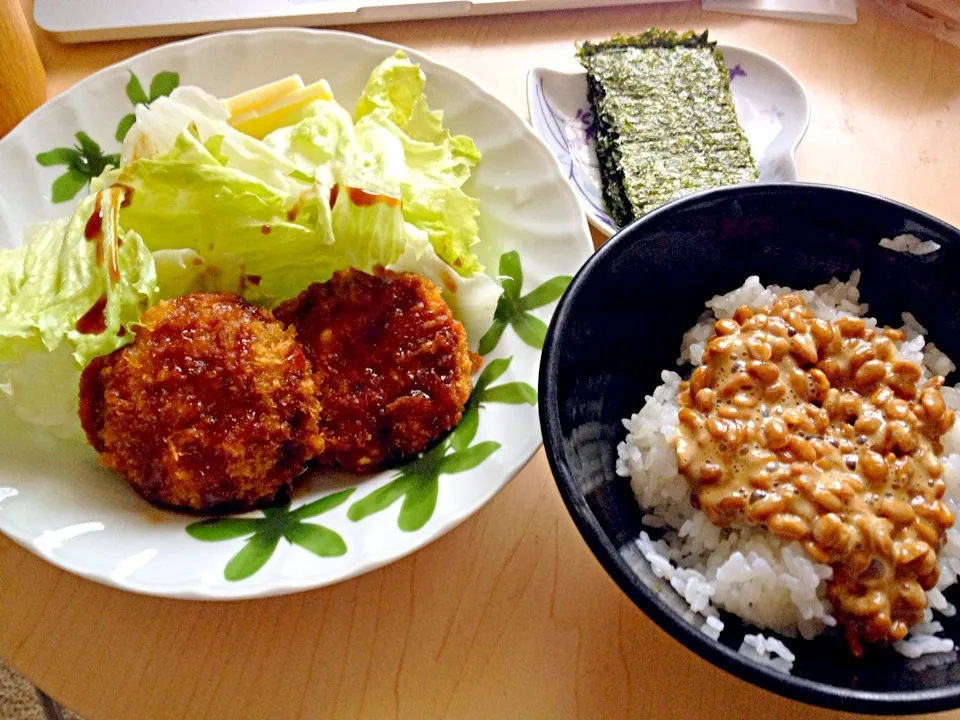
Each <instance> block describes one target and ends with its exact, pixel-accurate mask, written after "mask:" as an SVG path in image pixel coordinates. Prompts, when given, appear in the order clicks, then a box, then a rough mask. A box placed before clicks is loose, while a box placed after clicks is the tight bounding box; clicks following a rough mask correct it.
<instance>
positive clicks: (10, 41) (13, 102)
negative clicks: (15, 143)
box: [0, 0, 46, 137]
mask: <svg viewBox="0 0 960 720" xmlns="http://www.w3.org/2000/svg"><path fill="white" fill-rule="evenodd" d="M45 92H46V76H45V75H44V70H43V64H42V63H41V62H40V55H39V54H38V53H37V48H36V45H35V44H34V42H33V37H32V36H31V34H30V25H29V24H28V23H27V18H26V16H25V15H24V12H23V9H22V8H21V6H20V3H19V0H0V137H3V136H4V135H6V134H7V133H8V132H10V131H11V130H12V129H13V128H14V127H15V126H16V125H17V123H19V122H20V121H21V120H22V119H23V118H25V117H26V116H27V115H29V114H30V113H31V112H33V111H34V110H35V109H36V108H38V107H39V106H40V105H41V104H42V103H43V101H44V95H45Z"/></svg>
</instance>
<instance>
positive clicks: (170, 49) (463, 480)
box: [0, 30, 593, 599]
mask: <svg viewBox="0 0 960 720" xmlns="http://www.w3.org/2000/svg"><path fill="white" fill-rule="evenodd" d="M396 49H397V48H396V46H394V45H391V44H387V43H383V42H379V41H375V40H371V39H369V38H366V37H362V36H359V35H352V34H346V33H337V32H325V31H310V30H266V31H250V32H237V33H226V34H221V35H210V36H206V37H201V38H198V39H194V40H189V41H186V42H181V43H175V44H171V45H166V46H163V47H160V48H157V49H155V50H152V51H150V52H147V53H144V54H143V55H139V56H137V57H134V58H131V59H130V60H128V61H125V62H123V63H120V64H118V65H115V66H113V67H110V68H107V69H105V70H103V71H101V72H98V73H97V74H95V75H93V76H91V77H90V78H88V79H86V80H84V81H83V82H81V83H79V84H78V85H77V86H76V87H74V88H72V89H70V90H69V91H67V92H65V93H64V94H63V95H61V96H59V97H57V98H56V99H54V100H53V101H52V102H50V103H48V104H47V105H45V106H43V107H41V108H40V109H39V110H37V111H36V112H35V113H34V114H33V115H31V116H30V117H29V118H28V119H27V120H26V121H25V122H23V123H22V124H21V125H20V126H19V127H18V128H17V129H16V130H15V131H14V132H13V133H11V134H10V135H9V136H8V137H6V138H4V139H3V140H2V141H0V167H2V168H3V171H4V175H5V177H6V178H8V181H7V182H4V183H3V184H2V186H0V246H2V247H13V246H16V245H19V244H20V242H21V235H22V228H23V225H24V224H25V223H28V222H33V221H38V220H49V219H52V218H56V217H59V216H62V215H66V214H69V213H70V212H71V211H72V209H73V207H74V205H75V199H68V196H70V195H71V193H72V192H74V191H76V192H77V193H78V195H77V197H80V196H81V195H82V194H83V193H85V192H87V190H86V188H81V185H82V184H83V183H84V181H85V180H86V178H85V177H83V175H82V173H80V174H79V175H78V174H77V171H76V169H74V170H69V169H68V167H66V166H50V167H41V166H40V165H39V164H38V163H37V161H36V159H35V158H36V156H37V154H38V153H41V152H44V151H47V150H50V149H52V148H55V147H69V146H71V145H73V144H75V140H74V136H75V133H77V132H78V131H83V132H85V133H86V134H87V135H88V136H89V138H90V139H91V140H92V141H93V142H95V143H98V144H99V145H100V147H101V149H102V151H103V152H104V153H107V154H109V153H114V152H117V151H118V150H119V143H118V141H117V140H116V139H115V133H118V126H119V125H120V123H121V121H122V119H123V118H124V117H125V116H126V115H128V114H129V113H130V112H131V110H132V109H133V108H132V105H131V100H130V98H129V97H128V92H127V86H128V82H129V81H130V79H131V73H133V74H135V75H136V76H137V77H138V78H139V80H140V84H141V86H142V88H143V93H144V94H146V95H147V96H148V99H149V98H150V97H154V96H156V95H159V94H164V93H168V92H169V91H170V90H171V89H172V87H174V86H175V85H176V84H177V83H180V84H190V85H198V86H201V87H203V88H205V89H206V90H208V91H209V92H212V93H213V94H215V95H217V96H219V97H226V96H230V95H233V94H235V93H238V92H240V91H242V90H245V89H248V88H251V87H254V86H257V85H260V84H263V83H266V82H269V81H271V80H275V79H277V78H280V77H283V76H285V75H289V74H292V73H300V74H301V75H302V76H303V78H304V80H305V81H308V82H312V81H314V80H317V79H319V78H321V77H322V78H326V79H327V80H328V81H329V82H330V85H331V86H332V88H333V90H334V93H335V96H336V97H337V99H338V100H339V101H340V102H341V104H342V105H344V106H345V107H347V108H349V109H351V110H352V107H353V103H354V101H355V100H356V98H357V97H358V96H359V94H360V92H361V90H362V88H363V84H364V83H365V81H366V78H367V76H368V75H369V73H370V71H371V70H372V69H373V68H374V67H375V66H376V65H377V64H378V63H379V62H380V61H381V60H383V59H384V58H385V57H387V56H388V55H390V54H392V53H393V52H394V51H395V50H396ZM406 52H407V54H408V55H409V56H410V58H411V59H412V60H414V61H415V62H419V63H420V64H421V66H422V68H423V69H424V71H425V72H426V76H427V95H428V100H429V103H430V106H431V108H437V109H442V110H443V111H444V112H445V120H446V123H447V125H448V126H449V127H450V128H451V130H452V131H453V132H454V133H463V134H466V135H469V136H471V137H472V138H473V139H474V141H475V142H476V144H477V147H478V148H479V149H480V150H481V152H482V153H483V159H482V160H481V162H480V164H479V166H478V167H477V169H476V172H475V174H474V177H473V178H472V179H471V184H470V185H469V186H468V187H467V190H468V192H470V193H471V194H473V195H475V196H476V197H478V198H479V200H480V203H481V217H480V232H481V237H482V238H483V239H484V240H485V241H488V242H487V244H488V245H489V247H490V249H489V250H487V251H486V252H485V254H484V255H483V256H482V257H481V262H484V264H485V265H486V266H487V268H488V269H489V270H490V271H491V272H492V273H493V274H496V273H497V269H498V268H500V271H501V272H502V273H507V274H514V275H516V273H517V272H522V275H523V277H522V294H523V295H526V294H529V293H530V291H531V290H533V289H535V288H542V289H541V291H540V292H539V293H538V295H537V296H535V299H536V300H537V301H534V300H528V302H527V303H526V305H527V307H526V309H524V308H523V306H522V304H521V305H520V306H519V307H518V306H517V304H516V303H512V304H511V307H514V308H515V309H514V310H513V311H511V312H512V315H511V317H512V320H513V323H512V324H507V326H506V328H505V329H504V331H503V332H502V334H501V335H500V337H499V339H498V340H497V342H496V343H495V346H494V347H493V348H492V350H490V351H489V352H487V353H486V355H485V358H484V359H485V364H484V367H485V368H487V372H488V375H487V378H488V379H490V374H491V373H492V374H497V373H501V374H499V376H498V377H496V378H495V379H490V382H488V383H487V388H486V390H485V391H484V392H483V394H482V395H480V398H481V404H480V406H479V409H478V410H477V413H478V418H477V421H478V424H477V431H476V434H475V436H474V437H473V438H472V440H471V441H469V442H468V443H466V444H467V445H468V447H467V448H463V447H457V448H454V447H451V446H449V445H448V444H447V443H446V442H444V443H441V444H440V445H439V446H438V449H435V450H434V451H433V452H434V453H435V456H436V455H437V454H439V455H440V456H443V457H444V458H449V460H447V461H446V462H444V463H440V464H439V470H438V471H437V472H434V473H432V474H431V473H429V472H426V471H424V470H423V467H422V466H421V467H419V469H418V466H407V467H406V468H405V469H404V468H402V469H400V470H394V471H389V472H383V473H380V474H378V475H374V476H368V477H363V476H350V475H340V476H330V475H319V474H317V475H311V476H309V478H308V479H307V480H306V481H305V483H304V484H303V486H302V487H300V488H299V489H298V490H296V491H295V493H294V497H293V502H292V504H291V506H290V508H289V509H286V508H278V509H273V510H270V511H268V512H266V513H264V512H260V511H255V512H251V513H247V514H245V515H243V516H241V517H240V519H239V520H237V519H231V520H228V521H225V522H218V523H214V524H210V525H203V526H200V528H199V529H195V530H194V531H193V534H188V532H187V530H186V528H187V526H188V525H190V524H192V523H196V522H197V518H191V517H187V516H184V515H179V514H176V513H170V512H165V511H161V510H157V509H155V508H153V507H151V506H150V505H148V504H147V503H146V502H144V501H143V500H141V499H140V498H139V497H138V496H136V495H135V494H134V493H133V491H132V490H131V489H130V488H129V487H128V486H127V484H126V483H125V482H124V481H123V480H122V479H120V478H119V477H118V476H115V475H113V474H112V473H110V472H108V471H106V470H103V469H102V468H100V467H98V465H97V462H96V459H95V456H94V453H93V451H92V450H91V449H89V448H88V447H85V446H81V445H71V444H69V443H66V442H63V441H58V440H55V439H52V438H49V437H45V436H44V435H42V434H41V433H40V432H38V431H35V430H32V429H30V428H28V427H25V426H24V425H22V424H19V423H17V422H14V421H13V419H12V418H11V417H10V416H9V413H4V414H3V415H0V421H2V423H0V424H2V427H0V530H2V531H3V532H4V533H5V534H6V535H8V536H9V537H11V538H13V539H14V540H15V541H16V542H18V543H20V544H21V545H23V546H24V547H26V548H28V549H29V550H31V551H33V552H35V553H37V554H39V555H41V556H42V557H44V558H46V559H47V560H49V561H50V562H52V563H54V564H56V565H59V566H60V567H62V568H64V569H66V570H69V571H71V572H74V573H77V574H79V575H82V576H84V577H87V578H90V579H93V580H96V581H99V582H102V583H106V584H109V585H114V586H116V587H120V588H124V589H127V590H132V591H136V592H142V593H149V594H155V595H165V596H171V597H181V598H194V599H227V598H241V597H258V596H267V595H277V594H281V593H287V592H293V591H296V590H302V589H306V588H313V587H318V586H322V585H326V584H329V583H333V582H336V581H338V580H342V579H344V578H348V577H351V576H354V575H357V574H360V573H363V572H366V571H368V570H371V569H373V568H376V567H379V566H381V565H384V564H385V563H388V562H391V561H393V560H396V559H397V558H400V557H402V556H404V555H407V554H408V553H410V552H413V551H414V550H416V549H417V548H419V547H421V546H423V545H425V544H426V543H428V542H430V541H431V540H434V539H436V538H437V537H439V536H440V535H442V534H443V533H445V532H446V531H448V530H450V529H451V528H453V527H454V526H456V525H457V524H458V523H460V522H462V521H463V520H464V519H465V518H467V517H468V516H470V515H471V514H472V513H473V512H475V511H476V510H477V509H478V508H479V507H480V506H482V505H483V504H484V503H485V502H487V501H488V500H489V499H490V498H491V497H492V496H493V495H494V494H495V493H496V492H497V491H498V490H500V489H501V488H502V487H503V486H504V485H505V484H506V483H507V482H508V481H509V480H510V479H511V478H512V477H513V476H514V475H515V474H516V473H517V472H518V471H519V470H520V469H521V468H522V467H523V465H524V464H525V463H526V462H527V461H528V460H529V459H530V457H531V456H532V455H533V453H534V452H535V451H536V450H537V448H538V447H539V446H540V441H541V439H540V428H539V423H538V420H537V410H536V406H535V402H536V400H535V397H536V395H535V389H534V388H535V387H536V382H537V369H538V365H539V360H540V349H539V347H537V345H538V344H542V336H543V333H544V332H545V330H546V328H545V326H544V323H547V322H548V321H549V319H550V314H551V312H552V309H553V306H554V304H555V300H556V299H557V297H559V294H560V293H561V292H562V289H563V288H564V287H565V281H564V278H565V277H567V276H571V275H573V274H574V273H575V272H576V270H577V269H578V268H579V267H580V265H581V263H582V262H583V261H584V260H585V259H586V258H587V257H588V256H589V255H590V253H591V252H592V251H593V246H592V243H591V241H590V236H589V232H588V229H587V225H586V223H585V222H584V219H583V214H582V212H581V211H580V207H579V205H578V202H577V198H576V197H575V195H574V193H573V192H572V190H571V188H570V185H569V184H568V183H567V182H565V180H564V177H563V175H562V174H561V173H560V171H559V169H558V167H557V164H556V161H555V160H554V157H553V155H552V154H551V153H550V151H549V150H548V149H547V148H546V146H545V145H544V144H543V143H541V142H540V141H539V140H538V139H537V137H536V136H535V135H534V134H533V133H532V132H531V131H530V129H529V127H528V126H527V125H526V124H525V123H524V121H523V120H522V119H521V118H520V117H519V116H518V115H517V114H516V113H515V112H513V111H512V110H510V109H509V108H508V107H507V106H505V105H504V104H503V103H501V102H500V101H498V100H497V99H495V98H494V97H492V96H491V95H489V94H487V93H486V92H484V91H483V90H482V89H480V88H479V87H478V86H477V85H475V84H474V83H473V82H472V81H470V80H469V79H467V78H465V77H464V76H462V75H460V74H458V73H456V72H454V71H453V70H451V69H449V68H446V67H444V66H442V65H440V64H438V63H436V62H433V61H431V60H429V59H427V58H425V57H423V56H422V55H420V54H419V53H417V52H415V51H413V50H409V49H407V50H406ZM133 94H134V95H135V96H136V95H137V93H135V92H134V93H133ZM89 146H90V144H89V143H88V151H87V152H86V154H85V158H86V161H88V162H89V161H90V159H91V157H92V158H93V160H94V161H96V155H97V152H96V150H93V149H89ZM94 164H96V162H94ZM82 166H83V163H82V162H81V163H80V167H82ZM75 168H76V163H75ZM10 178H15V180H14V181H10V180H9V179H10ZM54 197H55V199H57V200H60V202H54V201H53V200H54ZM546 283H549V284H546ZM545 284H546V286H545V287H544V285H545ZM507 314H508V315H510V313H507ZM516 327H519V328H520V331H521V333H522V334H523V335H524V339H522V338H521V337H520V335H518V334H517V331H516V330H515V329H514V328H516ZM531 343H532V344H531ZM490 344H493V343H490ZM475 392H476V391H475ZM467 450H469V452H467ZM454 456H457V457H456V460H455V461H454ZM422 465H426V466H429V465H430V463H424V464H422ZM294 525H297V526H301V527H299V528H298V530H297V531H295V532H289V530H290V528H291V527H293V526H294ZM304 525H306V526H307V527H306V528H305V529H304V528H303V527H302V526H304ZM324 528H325V529H324ZM287 537H293V538H294V539H296V538H300V541H301V542H300V544H294V543H293V542H291V541H288V540H287V539H286V538H287ZM305 537H306V538H307V539H308V540H307V541H304V540H303V539H304V538H305Z"/></svg>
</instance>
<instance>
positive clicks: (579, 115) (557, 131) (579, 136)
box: [536, 77, 617, 230]
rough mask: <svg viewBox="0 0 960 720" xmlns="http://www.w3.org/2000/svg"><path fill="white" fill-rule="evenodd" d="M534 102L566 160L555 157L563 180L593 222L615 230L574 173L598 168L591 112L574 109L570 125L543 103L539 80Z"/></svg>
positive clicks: (601, 203) (597, 201) (600, 202)
mask: <svg viewBox="0 0 960 720" xmlns="http://www.w3.org/2000/svg"><path fill="white" fill-rule="evenodd" d="M536 99H537V105H538V106H539V109H540V114H541V117H542V118H543V122H544V125H545V126H546V130H547V132H548V133H549V136H550V139H551V140H552V141H553V142H554V143H555V145H556V146H557V148H558V149H559V150H562V151H563V155H565V156H566V157H563V158H562V157H561V156H559V155H558V157H557V160H558V161H560V163H561V165H564V166H566V171H567V179H568V180H570V182H572V183H573V185H574V187H575V188H576V189H577V192H578V193H579V194H580V196H581V197H583V198H584V199H585V200H586V201H587V202H588V203H589V205H590V208H591V210H592V211H593V216H594V219H595V220H597V221H599V222H602V223H603V224H605V225H607V226H608V227H609V228H611V229H612V230H616V227H617V226H616V225H615V224H614V222H613V220H612V219H611V218H610V216H609V215H608V214H607V210H606V208H605V207H603V200H602V198H595V196H596V191H593V192H591V191H590V190H588V189H587V188H585V187H584V186H583V184H582V181H581V178H580V177H578V174H577V172H576V170H577V166H581V167H583V168H587V169H598V168H599V165H598V164H597V161H596V156H597V155H596V149H595V147H594V146H593V145H594V140H595V139H596V134H597V124H596V118H595V117H594V114H593V111H592V110H591V109H590V108H582V107H581V108H578V109H577V112H576V114H575V115H574V117H573V119H572V122H571V119H570V118H569V117H568V116H565V115H563V114H562V113H559V112H557V110H556V109H554V107H553V106H552V105H551V104H550V102H549V101H548V100H547V96H546V93H545V92H544V89H543V78H542V77H541V78H540V79H539V82H538V83H537V87H536ZM571 131H572V132H571ZM571 143H573V145H571ZM584 157H587V158H592V159H593V160H592V162H590V161H587V162H584V160H583V158H584Z"/></svg>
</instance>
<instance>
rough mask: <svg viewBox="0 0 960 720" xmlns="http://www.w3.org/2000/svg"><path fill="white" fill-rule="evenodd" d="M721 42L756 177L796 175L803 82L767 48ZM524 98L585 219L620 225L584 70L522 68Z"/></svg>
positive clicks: (604, 226) (805, 111)
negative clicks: (607, 191)
mask: <svg viewBox="0 0 960 720" xmlns="http://www.w3.org/2000/svg"><path fill="white" fill-rule="evenodd" d="M718 48H719V50H720V52H721V53H722V54H723V60H724V63H725V64H726V66H727V69H728V71H729V72H730V90H731V91H732V93H733V102H734V104H735V105H736V108H737V118H738V119H739V120H740V125H741V126H742V127H743V129H744V131H745V132H746V134H747V139H749V141H750V148H751V150H752V151H753V156H754V158H755V159H756V161H757V165H758V168H759V170H760V182H796V181H797V179H798V176H797V162H796V158H795V157H794V153H795V152H796V150H797V146H798V145H799V144H800V140H801V139H802V138H803V135H804V133H805V132H806V130H807V124H808V123H809V121H810V104H809V102H808V101H807V94H806V93H805V92H804V90H803V86H802V85H801V84H800V81H799V80H797V78H796V77H794V76H793V74H792V73H791V72H790V71H789V70H787V69H786V68H785V67H784V66H783V65H781V64H780V63H778V62H777V61H776V60H773V59H771V58H769V57H767V56H766V55H761V54H760V53H757V52H753V51H751V50H744V49H742V48H736V47H730V46H729V45H718ZM527 106H528V108H529V111H530V122H531V124H532V125H533V129H534V131H535V132H536V133H537V135H539V136H540V139H541V140H543V141H544V142H545V143H546V144H547V146H548V147H549V148H550V149H551V150H552V151H553V154H554V155H555V156H556V158H557V162H559V163H560V168H561V170H562V171H563V173H564V174H565V175H566V176H567V180H569V181H570V184H571V185H573V189H574V192H575V193H576V194H577V198H578V199H579V200H580V206H581V207H582V208H583V212H584V213H585V214H586V216H587V220H589V221H590V224H591V225H593V226H594V227H595V228H597V230H599V231H600V232H602V233H603V234H604V235H607V236H610V235H613V234H614V233H615V232H616V231H617V229H618V228H617V226H616V223H614V221H613V219H612V218H611V217H610V216H609V214H608V213H607V209H606V207H605V206H604V202H603V192H602V190H601V185H600V170H599V165H598V163H597V152H596V145H595V143H594V133H595V131H596V127H595V120H594V117H593V112H592V111H591V109H590V103H589V102H588V101H587V75H586V73H584V72H574V73H564V72H557V71H555V70H549V69H547V68H540V67H537V68H533V69H532V70H531V71H530V73H529V74H528V75H527Z"/></svg>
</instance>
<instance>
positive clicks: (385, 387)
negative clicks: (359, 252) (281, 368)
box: [274, 269, 479, 471]
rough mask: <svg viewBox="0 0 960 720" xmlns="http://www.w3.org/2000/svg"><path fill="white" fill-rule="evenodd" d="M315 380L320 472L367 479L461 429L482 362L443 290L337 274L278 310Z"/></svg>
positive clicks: (408, 277)
mask: <svg viewBox="0 0 960 720" xmlns="http://www.w3.org/2000/svg"><path fill="white" fill-rule="evenodd" d="M274 314H275V316H276V317H277V319H278V320H280V321H281V322H283V323H286V324H287V325H290V326H292V327H294V328H296V331H297V337H298V339H299V340H300V342H301V343H303V346H304V349H305V350H306V353H307V357H308V358H309V359H310V362H311V364H312V365H313V369H314V372H315V373H316V376H317V387H318V390H319V393H320V418H319V424H320V431H321V434H322V435H323V436H324V440H325V442H326V451H325V453H324V455H323V456H322V457H319V458H317V460H318V462H319V463H321V464H327V465H333V466H338V467H341V468H343V469H345V470H351V471H369V470H374V469H377V468H379V467H383V466H385V465H387V464H392V463H395V462H397V461H398V460H401V459H402V458H404V457H408V456H410V455H414V454H416V453H418V452H420V451H421V450H423V449H425V448H426V447H427V446H429V445H430V443H431V442H433V441H434V440H436V439H438V438H439V437H441V436H442V435H443V434H444V433H445V432H447V431H448V430H450V429H451V428H452V427H453V426H454V425H456V424H457V423H458V422H459V421H460V417H461V415H462V413H463V408H464V406H465V404H466V402H467V399H468V398H469V396H470V390H471V387H472V382H471V375H472V373H473V372H474V370H475V369H476V367H477V365H478V364H479V357H478V356H476V355H474V354H472V353H471V352H470V350H469V346H468V345H467V335H466V332H465V331H464V329H463V325H461V324H460V322H459V321H457V320H456V319H454V317H453V313H452V312H451V311H450V308H449V307H448V306H447V304H446V302H444V300H443V298H441V297H440V291H439V290H438V289H437V287H436V286H435V285H434V284H433V283H432V282H430V281H429V280H428V279H426V278H424V277H421V276H419V275H415V274H413V273H396V272H392V271H388V270H383V269H378V270H377V271H376V272H375V273H374V274H373V275H369V274H367V273H363V272H360V271H357V270H344V271H340V272H337V273H336V274H334V276H333V278H331V279H330V280H329V281H328V282H325V283H315V284H313V285H311V286H310V287H309V288H307V289H306V290H305V291H304V292H303V293H301V294H300V295H299V296H298V297H296V298H293V299H292V300H288V301H287V302H285V303H283V304H281V305H280V306H279V307H277V308H276V310H275V311H274Z"/></svg>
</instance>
